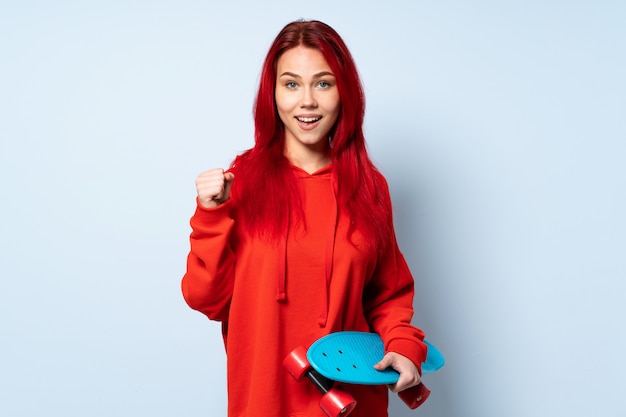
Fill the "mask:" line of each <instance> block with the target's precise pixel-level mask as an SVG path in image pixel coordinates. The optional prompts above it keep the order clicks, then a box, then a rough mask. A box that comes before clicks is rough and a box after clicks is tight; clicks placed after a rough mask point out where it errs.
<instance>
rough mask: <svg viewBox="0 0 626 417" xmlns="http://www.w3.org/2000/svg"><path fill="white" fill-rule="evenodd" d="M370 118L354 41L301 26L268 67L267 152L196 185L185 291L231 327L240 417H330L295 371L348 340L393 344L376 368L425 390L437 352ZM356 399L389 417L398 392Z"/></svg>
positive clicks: (263, 109)
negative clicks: (330, 344)
mask: <svg viewBox="0 0 626 417" xmlns="http://www.w3.org/2000/svg"><path fill="white" fill-rule="evenodd" d="M363 116H364V97H363V91H362V87H361V83H360V80H359V77H358V73H357V70H356V66H355V64H354V61H353V59H352V57H351V55H350V52H349V51H348V49H347V47H346V45H345V44H344V42H343V40H342V39H341V38H340V36H339V35H338V34H337V33H336V32H335V31H334V30H333V29H332V28H331V27H329V26H328V25H326V24H324V23H322V22H318V21H297V22H293V23H290V24H288V25H287V26H286V27H285V28H283V30H282V31H281V32H280V33H279V34H278V36H277V38H276V39H275V41H274V43H273V44H272V46H271V47H270V50H269V52H268V54H267V57H266V60H265V63H264V65H263V70H262V74H261V81H260V86H259V91H258V95H257V99H256V103H255V145H254V147H253V148H252V149H250V150H248V151H247V152H245V153H244V154H242V155H240V156H238V157H237V158H236V159H235V161H234V162H233V164H232V165H231V167H230V169H229V170H228V171H224V170H223V169H221V168H218V169H212V170H209V171H206V172H203V173H201V174H200V175H199V176H198V178H197V180H196V186H197V193H198V196H197V203H198V205H197V209H196V212H195V214H194V215H193V217H192V219H191V227H192V233H191V239H190V240H191V251H190V253H189V257H188V261H187V272H186V274H185V276H184V277H183V280H182V291H183V295H184V297H185V300H186V301H187V303H188V304H189V306H190V307H191V308H193V309H196V310H198V311H200V312H202V313H204V314H205V315H207V316H208V317H209V318H210V319H212V320H217V321H220V322H221V323H222V331H223V336H224V342H225V347H226V354H227V358H228V359H227V360H228V366H227V367H228V415H229V416H230V417H254V416H263V417H269V416H277V417H304V416H307V417H316V416H319V417H323V416H324V414H323V412H322V410H321V409H320V407H319V400H320V397H321V394H320V393H319V392H318V391H317V389H316V388H315V387H314V386H313V384H305V383H299V382H296V381H295V380H293V378H292V377H291V376H290V375H289V374H288V373H287V372H286V371H285V370H284V369H283V366H282V361H283V359H284V358H285V356H286V355H287V354H288V353H289V352H290V351H291V350H293V349H294V348H296V347H297V346H299V345H304V346H309V345H310V344H311V343H312V342H314V341H315V340H316V339H318V338H319V337H321V336H324V335H326V334H328V333H331V332H336V331H342V330H357V331H372V332H376V333H378V334H379V335H380V336H381V338H382V339H383V341H384V344H385V349H386V352H387V353H386V354H385V356H384V358H383V359H382V361H381V362H380V363H379V364H377V365H376V366H377V367H378V368H380V369H383V368H386V367H390V366H391V367H393V368H395V369H396V370H397V371H398V372H400V379H399V381H398V382H397V383H396V384H395V385H394V386H392V387H390V388H391V390H392V391H394V392H397V391H401V390H404V389H406V388H409V387H411V386H414V385H417V384H418V383H419V382H420V372H421V368H420V364H421V363H422V361H423V360H424V359H425V357H426V346H425V344H424V343H423V338H424V334H423V332H422V331H421V330H420V329H418V328H416V327H413V326H412V325H411V318H412V316H413V307H412V303H413V287H414V282H413V277H412V276H411V273H410V271H409V269H408V267H407V264H406V262H405V260H404V258H403V256H402V254H401V253H400V251H399V249H398V246H397V243H396V239H395V235H394V230H393V221H392V210H391V201H390V197H389V191H388V187H387V184H386V181H385V179H384V178H383V176H382V175H381V174H380V173H379V172H378V171H377V170H376V168H375V167H374V166H373V164H372V162H371V161H370V159H369V157H368V155H367V152H366V149H365V140H364V137H363V131H362V123H363ZM349 391H350V393H351V394H352V395H353V396H354V397H355V399H356V400H357V402H358V404H357V407H356V408H355V410H354V411H353V412H352V414H351V416H354V417H360V416H361V417H363V416H367V417H384V416H387V396H388V389H387V387H384V386H351V387H350V388H349Z"/></svg>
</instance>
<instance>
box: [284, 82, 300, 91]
mask: <svg viewBox="0 0 626 417" xmlns="http://www.w3.org/2000/svg"><path fill="white" fill-rule="evenodd" d="M297 86H298V84H296V83H295V81H287V82H286V83H285V87H287V88H290V89H294V88H296V87H297Z"/></svg>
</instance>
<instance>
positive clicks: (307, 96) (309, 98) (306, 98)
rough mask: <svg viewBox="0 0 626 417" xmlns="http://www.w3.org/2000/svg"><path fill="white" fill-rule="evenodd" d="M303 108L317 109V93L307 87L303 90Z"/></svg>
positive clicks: (301, 104)
mask: <svg viewBox="0 0 626 417" xmlns="http://www.w3.org/2000/svg"><path fill="white" fill-rule="evenodd" d="M300 107H301V108H315V107H317V100H316V99H315V92H314V90H313V88H311V87H305V88H303V89H302V101H301V103H300Z"/></svg>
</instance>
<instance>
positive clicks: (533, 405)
mask: <svg viewBox="0 0 626 417" xmlns="http://www.w3.org/2000/svg"><path fill="white" fill-rule="evenodd" d="M299 17H305V18H317V19H321V20H324V21H326V22H327V23H329V24H331V25H332V26H334V27H335V28H336V29H337V30H338V31H339V32H340V33H341V34H342V36H343V37H344V39H345V40H346V42H347V43H348V46H349V47H350V48H351V50H352V52H353V54H354V57H355V59H356V61H357V64H358V66H359V69H360V71H361V75H362V78H363V82H364V85H365V88H366V94H367V100H368V112H367V119H366V134H367V138H368V142H369V148H370V152H371V155H372V158H373V159H374V160H375V162H376V163H377V164H378V165H379V167H380V169H381V170H382V171H383V173H384V174H385V175H386V176H387V178H388V180H389V183H390V186H391V191H392V197H393V199H394V204H395V210H396V225H397V233H398V238H399V240H400V244H401V247H402V250H403V251H404V253H405V255H406V257H407V259H408V262H409V264H410V266H411V267H412V270H413V272H414V275H415V277H416V290H417V293H416V299H415V309H416V317H415V324H417V325H419V326H420V327H422V328H424V330H425V331H426V332H427V335H428V338H429V339H430V340H431V341H433V342H434V343H435V344H437V345H438V346H439V347H440V348H441V350H442V351H443V352H444V354H445V355H446V357H447V360H448V362H447V364H446V366H445V368H443V369H442V370H441V371H440V372H439V373H437V374H433V375H430V376H428V377H426V383H427V384H428V385H429V387H430V388H431V389H432V391H433V394H432V397H431V399H430V400H429V401H428V402H427V403H426V404H425V405H424V406H423V407H422V408H421V409H420V410H418V411H416V412H411V411H409V410H408V409H406V408H405V407H404V405H403V404H401V403H400V402H399V400H397V399H396V398H395V397H394V400H393V404H392V408H391V415H392V416H407V417H408V416H417V415H420V416H438V417H452V416H454V417H457V416H458V417H504V416H505V417H527V416H546V417H547V416H570V417H573V416H590V415H593V416H603V417H604V416H605V417H609V416H626V405H625V403H624V399H623V396H624V393H626V383H625V382H624V381H625V376H624V372H625V371H626V366H625V360H624V349H625V348H626V336H625V334H624V328H625V325H624V317H625V315H626V308H625V307H624V304H626V301H625V300H626V297H625V294H626V284H625V283H624V280H625V277H626V256H625V255H626V237H625V236H626V220H625V219H624V212H626V169H625V168H624V161H625V157H626V117H625V116H626V82H625V79H624V74H626V58H625V50H626V42H625V41H626V25H624V22H626V5H625V3H624V2H622V1H618V0H615V1H608V0H606V1H593V2H592V1H536V0H531V1H528V0H527V1H521V0H520V1H499V2H498V1H472V2H466V1H448V0H443V1H438V2H434V1H413V2H411V1H397V0H396V1H394V0H390V1H384V2H379V1H376V2H374V1H364V0H361V1H353V2H347V1H346V2H338V1H317V2H291V1H282V2H281V1H263V2H253V1H247V2H242V1H239V2H238V1H229V2H209V1H191V0H183V1H106V2H105V1H91V2H87V1H85V2H80V1H57V2H45V1H19V2H18V1H3V2H2V3H0V138H1V145H0V146H1V147H0V190H1V192H2V203H1V210H2V216H1V218H0V227H1V229H0V277H1V280H0V415H2V416H11V417H22V416H44V415H47V416H64V417H73V416H77V417H78V416H80V417H84V416H90V417H97V416H106V417H110V416H154V417H161V416H179V415H181V416H182V415H185V416H223V415H225V410H226V390H225V368H224V362H225V355H224V350H223V346H222V342H221V338H220V330H219V325H218V324H217V323H212V322H209V321H208V320H206V319H205V318H204V317H203V316H201V315H200V314H199V313H196V312H194V311H192V310H190V309H188V308H187V306H186V305H185V304H184V301H183V299H182V297H181V295H180V289H179V282H180V278H181V277H182V275H183V273H184V268H185V257H186V253H187V250H188V240H187V239H188V234H189V226H188V219H189V217H190V216H191V214H192V212H193V209H194V196H195V194H194V192H195V190H194V179H195V176H196V175H197V173H198V172H200V171H202V170H205V169H208V168H213V167H216V166H226V165H228V163H229V162H230V161H231V159H232V158H233V157H234V156H235V154H237V153H238V152H240V151H242V150H244V149H246V148H248V147H250V146H251V145H252V134H253V127H252V117H251V107H252V101H253V98H254V93H255V89H256V85H257V81H258V76H259V71H260V66H261V62H262V59H263V57H264V55H265V53H266V51H267V48H268V47H269V44H270V42H271V41H272V39H273V38H274V36H275V35H276V34H277V32H278V30H279V29H280V28H281V27H282V26H283V25H284V24H286V23H288V22H289V21H291V20H294V19H297V18H299Z"/></svg>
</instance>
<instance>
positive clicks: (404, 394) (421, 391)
mask: <svg viewBox="0 0 626 417" xmlns="http://www.w3.org/2000/svg"><path fill="white" fill-rule="evenodd" d="M429 395H430V390H429V389H428V388H426V386H425V385H424V384H419V385H416V386H414V387H411V388H409V389H406V390H404V391H400V392H399V393H398V397H400V399H402V401H404V403H405V404H406V405H408V406H409V408H410V409H411V410H414V409H416V408H417V407H419V406H420V405H422V404H423V403H424V401H426V399H427V398H428V396H429Z"/></svg>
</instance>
